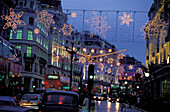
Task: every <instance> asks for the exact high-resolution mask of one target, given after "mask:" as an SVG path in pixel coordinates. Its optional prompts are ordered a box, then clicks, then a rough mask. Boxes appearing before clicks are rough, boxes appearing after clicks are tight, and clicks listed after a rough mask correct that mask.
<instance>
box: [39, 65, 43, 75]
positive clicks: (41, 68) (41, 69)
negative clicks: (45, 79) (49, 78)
mask: <svg viewBox="0 0 170 112" xmlns="http://www.w3.org/2000/svg"><path fill="white" fill-rule="evenodd" d="M42 71H43V67H42V66H40V74H42Z"/></svg>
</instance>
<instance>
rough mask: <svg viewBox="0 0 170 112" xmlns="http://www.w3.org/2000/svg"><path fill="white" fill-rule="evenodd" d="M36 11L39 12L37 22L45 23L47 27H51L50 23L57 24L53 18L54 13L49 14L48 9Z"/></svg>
mask: <svg viewBox="0 0 170 112" xmlns="http://www.w3.org/2000/svg"><path fill="white" fill-rule="evenodd" d="M35 13H36V14H37V18H36V19H35V22H37V23H42V24H44V25H45V27H46V28H49V27H50V24H55V21H54V20H53V14H49V13H48V12H47V11H46V10H43V11H41V12H39V11H35Z"/></svg>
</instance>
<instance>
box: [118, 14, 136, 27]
mask: <svg viewBox="0 0 170 112" xmlns="http://www.w3.org/2000/svg"><path fill="white" fill-rule="evenodd" d="M131 16H132V13H130V14H129V15H127V14H126V12H123V16H119V18H120V19H121V20H122V22H121V24H120V25H123V24H126V25H127V26H128V27H129V26H130V22H133V21H134V20H133V19H131Z"/></svg>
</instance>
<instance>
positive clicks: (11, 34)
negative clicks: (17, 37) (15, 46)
mask: <svg viewBox="0 0 170 112" xmlns="http://www.w3.org/2000/svg"><path fill="white" fill-rule="evenodd" d="M12 33H13V30H11V31H10V39H12Z"/></svg>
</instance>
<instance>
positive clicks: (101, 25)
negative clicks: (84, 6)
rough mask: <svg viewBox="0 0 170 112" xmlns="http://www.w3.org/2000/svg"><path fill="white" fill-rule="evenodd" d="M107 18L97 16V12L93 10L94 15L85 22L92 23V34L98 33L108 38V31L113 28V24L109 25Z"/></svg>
mask: <svg viewBox="0 0 170 112" xmlns="http://www.w3.org/2000/svg"><path fill="white" fill-rule="evenodd" d="M105 20H106V17H102V16H97V14H96V13H95V12H94V11H93V17H91V18H90V19H88V20H85V22H87V23H89V24H90V27H91V31H92V32H91V34H92V35H93V34H97V35H101V36H103V37H104V38H106V32H107V30H108V29H109V28H111V26H109V25H108V24H107V22H106V21H105Z"/></svg>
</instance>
